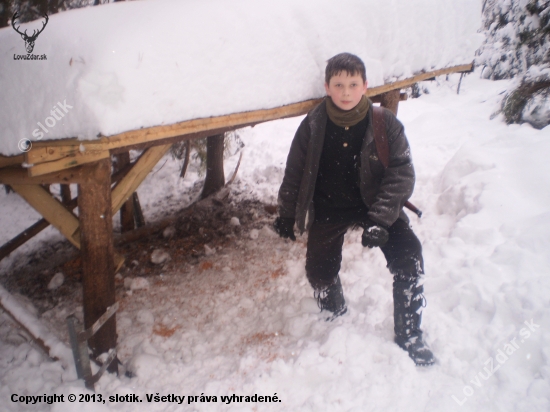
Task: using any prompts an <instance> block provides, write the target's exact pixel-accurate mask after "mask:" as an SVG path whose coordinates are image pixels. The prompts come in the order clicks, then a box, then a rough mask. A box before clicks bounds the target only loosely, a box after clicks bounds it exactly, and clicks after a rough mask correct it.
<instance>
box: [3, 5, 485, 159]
mask: <svg viewBox="0 0 550 412" xmlns="http://www.w3.org/2000/svg"><path fill="white" fill-rule="evenodd" d="M480 19H481V4H480V1H479V0H462V1H459V2H457V1H453V0H415V1H407V2H402V1H399V2H398V1H384V2H381V1H377V0H342V1H340V2H338V4H335V3H334V2H333V1H328V0H322V1H319V0H300V1H295V0H281V1H278V2H271V1H269V2H268V1H265V0H261V1H257V0H233V1H231V2H227V1H222V0H209V1H199V0H189V1H185V2H181V1H177V0H157V1H139V2H121V3H114V4H109V5H104V6H101V7H90V8H84V9H79V10H73V11H69V12H64V13H59V14H56V15H52V16H50V17H49V21H48V24H47V26H46V27H45V28H44V30H43V32H42V33H40V35H39V36H38V37H37V39H36V42H35V46H34V50H33V52H32V54H35V55H38V56H42V55H45V56H46V59H45V60H24V59H21V57H20V56H25V55H27V53H26V49H25V43H24V42H23V40H22V39H21V36H20V35H19V34H18V33H16V31H15V30H13V28H12V27H7V28H4V29H2V30H0V56H1V59H0V88H1V90H2V93H1V94H0V105H1V107H2V111H0V124H2V131H1V132H0V153H1V154H4V155H16V154H20V153H21V151H20V150H19V149H18V142H19V141H20V140H21V139H29V140H31V141H36V140H49V139H60V138H68V137H78V138H81V139H94V138H96V137H97V136H98V135H103V136H110V135H113V134H117V133H121V132H124V131H128V130H135V129H140V128H147V127H151V126H157V125H167V124H172V123H176V122H181V121H184V120H189V119H197V118H205V117H210V116H219V115H225V114H230V113H238V112H244V111H250V110H258V109H266V108H273V107H278V106H282V105H286V104H290V103H295V102H300V101H304V100H307V99H312V98H318V97H321V96H323V95H324V89H323V78H324V67H325V63H326V60H327V59H328V58H330V57H331V56H333V55H335V54H337V53H340V52H343V51H347V52H351V53H355V54H357V55H359V56H360V57H361V58H363V59H364V61H365V63H366V65H367V76H368V78H369V85H370V86H377V85H381V84H384V83H385V82H388V81H392V80H396V79H400V78H404V77H407V76H411V75H412V74H415V73H419V72H421V71H429V70H433V69H439V68H444V67H449V66H452V65H457V64H465V63H469V62H471V61H472V60H473V57H474V51H475V50H476V49H477V47H478V46H479V44H480V42H481V39H480V35H479V34H478V33H477V30H478V29H479V27H480ZM42 25H43V22H42V21H40V20H38V21H35V22H31V23H28V24H21V25H20V27H19V30H20V31H24V30H27V31H28V33H32V32H33V30H34V29H40V28H42ZM54 113H55V114H56V116H54ZM60 113H61V114H62V115H61V114H60ZM52 116H54V117H56V121H55V122H52V120H51V119H50V120H49V121H48V124H47V123H46V119H47V118H48V117H52ZM39 123H40V124H39ZM41 125H42V126H41Z"/></svg>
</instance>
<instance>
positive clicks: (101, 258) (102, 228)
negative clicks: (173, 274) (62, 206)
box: [78, 157, 118, 372]
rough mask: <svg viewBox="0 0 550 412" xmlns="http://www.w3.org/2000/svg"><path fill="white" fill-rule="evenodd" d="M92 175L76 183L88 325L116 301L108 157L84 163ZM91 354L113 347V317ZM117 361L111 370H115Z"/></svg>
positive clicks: (94, 340)
mask: <svg viewBox="0 0 550 412" xmlns="http://www.w3.org/2000/svg"><path fill="white" fill-rule="evenodd" d="M86 168H87V169H89V173H90V174H91V175H93V176H94V177H95V179H94V180H92V181H90V182H88V183H82V184H80V185H79V186H78V209H79V213H80V223H81V229H82V230H81V234H80V244H81V253H82V293H83V307H84V328H86V329H88V328H90V327H92V325H93V324H94V323H95V322H96V321H97V320H98V319H99V318H100V317H101V315H103V313H105V311H106V310H107V309H108V308H109V307H110V306H112V305H114V304H115V268H114V259H113V255H114V246H113V222H112V215H111V158H110V157H109V158H107V159H104V160H102V161H99V162H96V163H94V164H92V165H89V166H86ZM88 343H89V346H90V348H91V349H92V354H93V356H94V357H97V356H99V355H100V354H102V353H105V352H108V351H109V350H110V349H113V348H116V318H115V316H113V317H111V318H110V319H109V320H108V321H107V322H106V323H105V324H104V325H103V327H102V328H101V329H99V330H98V331H97V333H96V334H95V335H94V336H93V337H91V338H90V340H89V341H88ZM117 370H118V365H117V362H113V363H111V366H110V367H109V371H110V372H117Z"/></svg>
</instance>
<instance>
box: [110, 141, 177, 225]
mask: <svg viewBox="0 0 550 412" xmlns="http://www.w3.org/2000/svg"><path fill="white" fill-rule="evenodd" d="M170 146H171V145H169V144H167V145H162V146H154V147H151V148H149V149H147V151H146V152H145V153H143V154H142V155H141V157H140V158H139V159H138V160H137V161H136V163H135V164H134V166H133V167H132V169H131V170H130V171H129V172H128V173H127V174H126V176H124V177H123V178H122V179H121V180H120V181H119V182H118V184H117V185H116V186H115V188H114V189H113V193H112V195H111V198H112V208H111V213H112V214H115V213H116V212H117V211H118V210H119V209H120V208H121V207H122V205H123V204H124V202H126V200H127V199H128V198H129V197H130V196H132V193H134V192H135V191H136V189H137V188H138V187H139V185H140V184H141V182H143V180H144V179H145V178H146V177H147V175H148V174H149V172H150V171H151V170H152V169H153V167H155V165H156V164H157V163H158V161H159V160H160V159H161V158H162V156H164V154H165V153H166V152H167V151H168V149H170Z"/></svg>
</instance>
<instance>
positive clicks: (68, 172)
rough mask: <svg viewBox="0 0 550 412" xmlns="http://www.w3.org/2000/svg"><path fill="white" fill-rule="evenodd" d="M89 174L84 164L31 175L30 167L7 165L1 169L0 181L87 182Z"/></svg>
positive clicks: (33, 183) (22, 183)
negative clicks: (85, 171)
mask: <svg viewBox="0 0 550 412" xmlns="http://www.w3.org/2000/svg"><path fill="white" fill-rule="evenodd" d="M88 178H89V175H87V174H86V173H83V171H82V166H77V167H73V168H71V169H65V170H61V171H58V172H53V173H47V174H45V175H41V176H35V177H29V172H28V169H26V168H23V167H19V168H14V167H7V168H4V169H0V183H2V184H5V185H12V184H17V185H46V184H56V183H62V184H69V183H81V182H85V181H86V179H88Z"/></svg>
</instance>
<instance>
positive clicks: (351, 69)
mask: <svg viewBox="0 0 550 412" xmlns="http://www.w3.org/2000/svg"><path fill="white" fill-rule="evenodd" d="M340 72H347V73H348V74H349V75H350V76H354V75H356V74H359V75H361V77H362V78H363V81H364V82H366V81H367V72H366V69H365V63H363V60H361V59H360V58H359V57H357V56H356V55H355V54H351V53H340V54H337V55H336V56H334V57H331V58H330V59H329V60H328V61H327V68H326V69H325V82H326V83H327V84H329V83H330V79H331V78H332V77H333V76H337V75H338V73H340Z"/></svg>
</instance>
